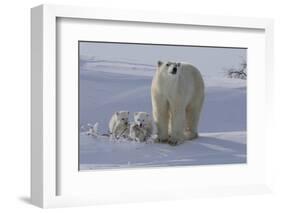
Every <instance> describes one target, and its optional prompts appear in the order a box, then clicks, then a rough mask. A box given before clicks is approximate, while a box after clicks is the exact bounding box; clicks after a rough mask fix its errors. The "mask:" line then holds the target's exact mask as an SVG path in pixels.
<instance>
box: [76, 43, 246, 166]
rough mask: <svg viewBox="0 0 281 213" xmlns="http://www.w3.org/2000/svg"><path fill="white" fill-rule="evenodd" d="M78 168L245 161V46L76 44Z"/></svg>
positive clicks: (196, 164) (192, 164) (242, 162)
mask: <svg viewBox="0 0 281 213" xmlns="http://www.w3.org/2000/svg"><path fill="white" fill-rule="evenodd" d="M77 58H78V59H77V60H78V71H77V72H78V81H79V93H78V94H79V97H78V99H79V106H78V110H79V112H78V119H79V129H78V132H79V140H78V152H79V153H78V155H79V162H78V170H79V171H91V170H100V169H124V168H149V167H172V166H200V165H218V164H245V163H247V48H246V47H225V46H221V47H220V46H195V45H188V44H184V45H183V44H158V43H150V44H148V43H122V42H109V41H82V40H80V41H78V56H77Z"/></svg>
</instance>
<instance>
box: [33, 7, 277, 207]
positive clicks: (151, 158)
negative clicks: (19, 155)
mask: <svg viewBox="0 0 281 213" xmlns="http://www.w3.org/2000/svg"><path fill="white" fill-rule="evenodd" d="M31 14H32V17H31V23H32V32H31V35H32V36H31V41H32V48H31V50H32V147H31V153H32V162H31V168H32V173H31V177H32V180H31V183H32V184H31V185H32V187H31V199H32V203H34V204H35V205H38V206H41V207H56V206H73V205H89V204H97V203H114V202H138V201H143V200H165V199H178V198H188V197H194V196H212V195H219V196H220V195H228V194H229V195H230V194H231V195H232V194H252V193H263V192H269V191H270V189H269V185H270V184H269V180H270V172H269V170H268V162H269V161H268V160H267V159H268V155H267V153H266V151H265V149H266V147H268V146H269V144H270V131H272V130H271V125H272V124H271V122H270V120H271V119H272V118H271V116H270V115H267V114H265V112H266V111H270V109H271V107H272V98H271V96H270V90H272V84H271V79H272V78H273V73H272V70H273V68H272V66H273V65H272V46H273V41H272V30H273V24H272V20H270V19H256V18H236V17H223V18H221V17H215V16H191V15H188V14H164V13H163V14H162V13H148V12H141V11H118V10H114V11H113V10H108V11H107V10H101V9H97V8H83V7H68V6H53V5H42V6H39V7H35V8H33V9H32V10H31ZM109 14H110V15H109ZM207 177H208V178H207ZM121 194H122V196H120V195H121Z"/></svg>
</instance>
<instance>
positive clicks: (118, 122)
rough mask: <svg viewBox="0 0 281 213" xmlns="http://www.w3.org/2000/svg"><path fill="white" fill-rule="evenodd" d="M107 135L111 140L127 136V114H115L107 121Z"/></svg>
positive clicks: (123, 112)
mask: <svg viewBox="0 0 281 213" xmlns="http://www.w3.org/2000/svg"><path fill="white" fill-rule="evenodd" d="M109 133H110V134H111V137H112V138H116V139H119V138H120V137H121V136H122V137H128V135H129V112H128V111H119V112H115V113H114V114H113V115H112V117H111V119H110V121H109Z"/></svg>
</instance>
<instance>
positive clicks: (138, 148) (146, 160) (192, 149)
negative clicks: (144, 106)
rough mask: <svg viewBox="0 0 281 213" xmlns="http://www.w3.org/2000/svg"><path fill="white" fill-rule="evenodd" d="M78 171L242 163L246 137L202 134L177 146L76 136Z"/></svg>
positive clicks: (225, 134) (238, 133) (244, 156)
mask: <svg viewBox="0 0 281 213" xmlns="http://www.w3.org/2000/svg"><path fill="white" fill-rule="evenodd" d="M80 140H81V142H80V152H81V155H80V170H91V169H110V168H128V167H148V166H181V165H207V164H209V165H210V164H221V163H224V164H229V163H245V162H246V143H245V142H246V133H245V132H226V133H225V132H221V133H202V134H201V136H200V137H199V138H198V139H195V140H192V141H188V142H184V143H183V144H180V145H177V146H170V145H168V144H158V143H141V142H134V141H121V142H117V141H109V140H108V139H107V138H106V137H104V138H99V139H97V138H95V137H92V136H88V135H86V134H81V135H80Z"/></svg>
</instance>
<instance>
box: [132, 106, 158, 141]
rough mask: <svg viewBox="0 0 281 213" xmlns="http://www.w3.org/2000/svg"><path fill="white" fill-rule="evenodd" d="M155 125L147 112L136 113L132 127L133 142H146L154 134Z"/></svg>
mask: <svg viewBox="0 0 281 213" xmlns="http://www.w3.org/2000/svg"><path fill="white" fill-rule="evenodd" d="M153 131H154V130H153V123H152V119H151V117H150V115H149V114H148V113H146V112H135V113H134V122H133V123H132V124H131V125H130V135H129V137H130V138H131V139H132V140H136V141H139V142H142V141H146V140H147V139H148V138H150V137H151V135H152V134H153Z"/></svg>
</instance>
